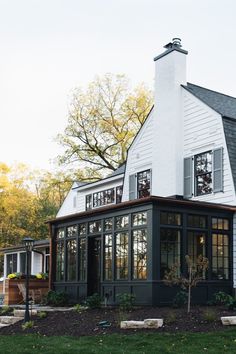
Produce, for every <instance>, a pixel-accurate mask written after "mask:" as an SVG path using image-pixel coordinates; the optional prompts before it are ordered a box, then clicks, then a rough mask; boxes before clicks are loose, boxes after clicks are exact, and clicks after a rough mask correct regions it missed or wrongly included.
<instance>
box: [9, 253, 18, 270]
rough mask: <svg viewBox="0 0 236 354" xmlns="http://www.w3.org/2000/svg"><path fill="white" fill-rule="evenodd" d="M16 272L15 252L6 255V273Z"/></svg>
mask: <svg viewBox="0 0 236 354" xmlns="http://www.w3.org/2000/svg"><path fill="white" fill-rule="evenodd" d="M16 272H17V253H13V254H8V255H7V275H8V274H11V273H16Z"/></svg>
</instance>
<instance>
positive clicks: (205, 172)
mask: <svg viewBox="0 0 236 354" xmlns="http://www.w3.org/2000/svg"><path fill="white" fill-rule="evenodd" d="M206 154H210V155H211V171H204V172H201V173H197V159H198V158H199V157H201V156H202V155H206ZM206 161H207V162H206V164H207V165H208V160H206ZM207 175H210V178H211V182H210V184H209V185H211V187H210V188H211V190H210V191H209V192H206V193H204V192H203V193H202V192H199V188H198V183H199V182H198V178H199V177H204V176H205V177H206V176H207ZM212 193H213V150H207V151H204V152H201V153H199V154H196V155H194V195H195V197H199V196H202V195H208V194H212Z"/></svg>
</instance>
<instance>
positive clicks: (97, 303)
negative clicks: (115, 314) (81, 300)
mask: <svg viewBox="0 0 236 354" xmlns="http://www.w3.org/2000/svg"><path fill="white" fill-rule="evenodd" d="M101 302H102V299H101V297H100V295H99V294H97V293H95V294H93V295H91V296H88V297H87V299H86V301H85V303H86V305H87V306H88V307H89V308H90V309H96V308H100V307H101Z"/></svg>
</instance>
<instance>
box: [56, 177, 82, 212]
mask: <svg viewBox="0 0 236 354" xmlns="http://www.w3.org/2000/svg"><path fill="white" fill-rule="evenodd" d="M76 186H77V185H76V183H74V184H73V186H72V187H71V189H70V191H69V192H68V194H67V196H66V198H65V200H64V202H63V203H62V205H61V207H60V209H59V211H58V213H57V216H56V217H57V218H58V217H60V216H66V215H71V214H74V213H76V210H77V209H76V208H77V204H78V200H77V189H73V188H74V187H76ZM74 198H75V200H76V203H74Z"/></svg>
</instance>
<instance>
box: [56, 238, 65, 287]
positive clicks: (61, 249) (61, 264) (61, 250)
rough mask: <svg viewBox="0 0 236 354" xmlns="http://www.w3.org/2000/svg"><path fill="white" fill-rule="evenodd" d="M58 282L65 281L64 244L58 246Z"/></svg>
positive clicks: (60, 243)
mask: <svg viewBox="0 0 236 354" xmlns="http://www.w3.org/2000/svg"><path fill="white" fill-rule="evenodd" d="M56 260H57V263H56V281H60V280H63V279H64V244H63V243H62V242H59V243H58V244H57V258H56Z"/></svg>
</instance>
